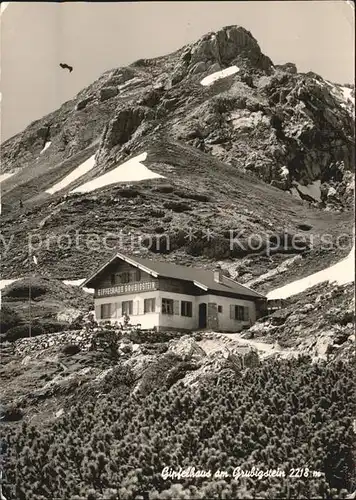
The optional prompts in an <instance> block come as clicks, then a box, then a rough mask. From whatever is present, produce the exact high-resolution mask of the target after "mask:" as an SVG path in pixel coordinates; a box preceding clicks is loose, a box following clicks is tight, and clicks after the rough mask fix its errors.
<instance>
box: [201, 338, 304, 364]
mask: <svg viewBox="0 0 356 500" xmlns="http://www.w3.org/2000/svg"><path fill="white" fill-rule="evenodd" d="M218 335H219V336H218V337H216V339H203V340H201V341H199V342H198V344H199V345H200V347H202V348H203V349H204V351H205V352H206V353H207V354H210V353H212V352H215V351H219V350H221V349H224V348H227V347H231V348H233V347H239V346H250V347H253V348H255V349H256V350H257V351H258V353H259V355H260V358H261V359H265V358H268V357H270V356H274V355H278V357H280V358H284V359H285V358H290V357H296V356H298V355H300V354H302V352H301V351H300V350H298V349H288V348H282V347H281V346H280V345H279V344H278V343H275V344H268V343H267V342H260V341H258V340H254V339H246V338H243V337H242V336H241V334H239V333H220V334H218Z"/></svg>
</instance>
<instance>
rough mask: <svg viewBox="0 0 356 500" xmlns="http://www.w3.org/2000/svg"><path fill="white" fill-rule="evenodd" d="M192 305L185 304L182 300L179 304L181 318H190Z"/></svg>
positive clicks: (189, 303)
mask: <svg viewBox="0 0 356 500" xmlns="http://www.w3.org/2000/svg"><path fill="white" fill-rule="evenodd" d="M192 310H193V307H192V303H191V302H186V301H185V300H182V302H181V303H180V313H181V315H182V316H188V317H189V318H191V317H192Z"/></svg>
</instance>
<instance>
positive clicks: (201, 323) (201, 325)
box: [199, 302, 206, 328]
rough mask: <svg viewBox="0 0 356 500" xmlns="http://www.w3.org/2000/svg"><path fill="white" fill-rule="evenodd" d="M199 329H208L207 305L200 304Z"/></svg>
mask: <svg viewBox="0 0 356 500" xmlns="http://www.w3.org/2000/svg"><path fill="white" fill-rule="evenodd" d="M199 328H206V304H205V302H203V304H199Z"/></svg>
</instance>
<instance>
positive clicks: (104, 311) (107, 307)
mask: <svg viewBox="0 0 356 500" xmlns="http://www.w3.org/2000/svg"><path fill="white" fill-rule="evenodd" d="M100 318H101V319H110V318H111V304H101V306H100Z"/></svg>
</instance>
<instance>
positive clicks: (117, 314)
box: [95, 290, 256, 332]
mask: <svg viewBox="0 0 356 500" xmlns="http://www.w3.org/2000/svg"><path fill="white" fill-rule="evenodd" d="M148 298H155V299H156V311H155V312H152V313H146V314H144V299H148ZM162 298H166V299H172V300H174V301H179V314H162V313H161V309H162ZM128 300H132V301H133V314H132V315H131V316H130V319H131V323H132V324H133V325H135V324H141V328H143V329H150V328H153V327H160V328H163V329H165V328H167V329H168V328H181V329H186V330H197V329H198V328H199V304H201V303H206V304H207V305H208V303H209V302H212V303H216V304H217V306H222V308H223V310H222V313H218V322H219V328H218V330H222V331H227V332H238V331H240V330H242V328H243V327H244V326H245V325H249V324H250V321H251V322H252V323H254V322H255V321H256V310H255V304H254V303H253V302H249V301H246V300H241V299H233V298H229V297H220V296H218V295H210V294H209V295H201V296H197V297H194V296H191V295H185V294H181V293H174V292H166V291H160V290H156V291H151V292H141V293H136V294H130V295H119V296H116V297H99V298H95V316H96V318H97V319H98V320H99V321H100V318H99V317H98V311H100V306H101V304H108V303H111V304H114V307H112V315H111V319H110V321H111V322H116V321H120V319H121V317H122V310H121V302H122V301H128ZM181 301H188V302H192V317H186V316H181V314H180V313H181V306H180V302H181ZM231 304H234V305H240V306H244V307H248V308H249V320H248V321H245V322H242V321H238V320H235V319H231V318H230V305H231ZM103 321H108V320H107V319H106V320H103Z"/></svg>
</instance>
